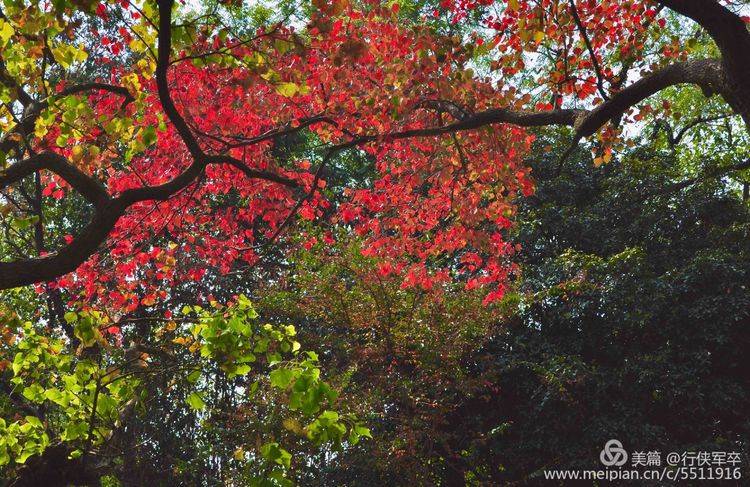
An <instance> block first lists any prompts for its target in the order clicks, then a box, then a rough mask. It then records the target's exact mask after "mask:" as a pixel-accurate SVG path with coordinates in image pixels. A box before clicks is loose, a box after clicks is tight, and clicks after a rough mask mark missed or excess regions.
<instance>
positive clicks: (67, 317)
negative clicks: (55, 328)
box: [58, 311, 78, 323]
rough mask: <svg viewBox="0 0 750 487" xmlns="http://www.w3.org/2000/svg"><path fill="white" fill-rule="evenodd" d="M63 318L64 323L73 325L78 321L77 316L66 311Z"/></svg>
mask: <svg viewBox="0 0 750 487" xmlns="http://www.w3.org/2000/svg"><path fill="white" fill-rule="evenodd" d="M58 316H59V315H58ZM63 318H65V321H67V322H68V323H75V322H76V321H78V314H77V313H74V312H72V311H68V312H67V313H65V315H64V316H63Z"/></svg>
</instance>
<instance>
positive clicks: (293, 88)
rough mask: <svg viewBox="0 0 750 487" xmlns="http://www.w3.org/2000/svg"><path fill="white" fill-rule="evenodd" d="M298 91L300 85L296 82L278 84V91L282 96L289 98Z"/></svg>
mask: <svg viewBox="0 0 750 487" xmlns="http://www.w3.org/2000/svg"><path fill="white" fill-rule="evenodd" d="M298 91H299V86H297V85H296V84H294V83H280V84H278V85H276V93H278V94H279V95H281V96H286V97H287V98H291V97H293V96H294V95H296V94H297V92H298Z"/></svg>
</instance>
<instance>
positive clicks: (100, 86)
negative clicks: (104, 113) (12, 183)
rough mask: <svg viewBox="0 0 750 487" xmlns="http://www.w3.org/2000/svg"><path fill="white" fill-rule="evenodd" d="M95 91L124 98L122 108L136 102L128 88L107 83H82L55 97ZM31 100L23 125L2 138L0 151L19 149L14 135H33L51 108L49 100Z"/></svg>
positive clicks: (69, 87)
mask: <svg viewBox="0 0 750 487" xmlns="http://www.w3.org/2000/svg"><path fill="white" fill-rule="evenodd" d="M0 82H1V81H0ZM19 89H20V88H19ZM94 90H101V91H108V92H110V93H112V94H115V95H119V96H121V97H122V98H123V100H122V108H125V107H126V106H127V105H128V104H129V103H132V102H133V101H135V99H134V98H133V95H131V94H130V92H129V91H128V90H127V89H126V88H124V87H122V86H116V85H110V84H107V83H82V84H78V85H73V86H68V87H67V88H64V89H63V90H61V91H60V93H57V94H56V95H55V96H66V95H74V94H78V93H83V92H85V91H94ZM29 100H30V101H29V102H28V103H26V104H24V106H25V110H24V115H23V118H22V119H21V123H20V124H17V125H16V126H15V127H13V128H12V129H11V130H9V131H8V132H7V133H6V134H5V135H4V136H3V137H2V138H0V151H2V152H5V153H6V154H7V153H9V152H10V151H11V150H12V149H14V148H17V147H18V144H19V142H18V141H17V140H15V139H14V137H13V135H14V134H17V135H20V136H21V137H25V136H26V135H28V134H30V133H32V132H33V131H34V125H35V124H36V120H37V118H39V115H40V114H41V113H42V110H44V109H45V108H47V107H48V106H49V101H48V100H43V101H41V102H35V101H33V100H31V99H30V98H29Z"/></svg>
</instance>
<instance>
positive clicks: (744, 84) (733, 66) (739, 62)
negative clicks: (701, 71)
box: [658, 0, 750, 130]
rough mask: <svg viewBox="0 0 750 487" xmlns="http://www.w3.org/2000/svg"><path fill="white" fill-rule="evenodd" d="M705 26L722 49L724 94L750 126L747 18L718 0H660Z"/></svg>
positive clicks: (749, 37) (748, 34)
mask: <svg viewBox="0 0 750 487" xmlns="http://www.w3.org/2000/svg"><path fill="white" fill-rule="evenodd" d="M658 1H659V3H661V4H662V5H665V6H666V7H668V8H670V9H672V10H674V11H675V12H677V13H679V14H682V15H684V16H686V17H688V18H690V19H692V20H694V21H695V22H696V23H698V24H699V25H700V26H701V27H703V28H704V29H705V30H706V32H708V34H709V35H710V36H711V38H712V39H713V40H714V42H716V45H717V46H718V47H719V50H720V51H721V58H722V65H723V67H724V72H725V78H726V85H727V86H726V88H727V89H726V93H725V96H724V98H725V99H726V100H727V102H728V103H729V104H730V105H731V106H732V108H734V109H735V111H737V113H739V114H740V115H742V118H743V119H744V121H745V124H746V125H747V126H748V130H750V63H749V62H748V53H750V32H748V29H747V26H746V25H745V22H744V21H743V20H742V19H741V18H740V17H739V16H738V15H736V14H735V13H734V12H732V11H731V10H729V9H728V8H726V7H725V6H723V5H721V4H720V3H719V2H717V1H716V0H658Z"/></svg>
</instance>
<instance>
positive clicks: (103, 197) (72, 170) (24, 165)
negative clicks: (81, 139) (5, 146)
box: [0, 151, 109, 208]
mask: <svg viewBox="0 0 750 487" xmlns="http://www.w3.org/2000/svg"><path fill="white" fill-rule="evenodd" d="M45 169H46V170H48V171H51V172H53V173H55V174H57V175H58V176H60V177H61V178H62V179H64V180H65V182H67V183H68V184H70V185H71V186H72V187H73V188H74V189H75V190H76V191H78V192H79V193H81V195H83V197H84V198H86V199H87V200H88V201H89V202H90V203H91V204H93V205H94V207H96V208H101V207H102V206H104V204H105V203H107V202H108V201H109V194H107V190H106V189H104V186H102V185H101V183H99V181H97V180H96V179H94V178H93V177H91V176H89V175H88V174H86V173H84V172H83V171H81V170H80V169H78V168H77V167H75V166H73V165H72V164H70V163H68V160H67V159H65V158H64V157H63V156H61V155H60V154H56V153H54V152H50V151H45V152H42V153H40V154H37V155H34V156H31V157H29V158H28V159H24V160H23V161H21V162H18V163H16V164H13V165H12V166H10V167H9V168H8V169H6V170H5V171H3V172H0V189H3V188H5V187H7V186H8V185H10V184H13V183H15V182H17V181H20V180H21V179H23V178H25V177H26V176H30V175H31V174H34V173H35V172H37V171H41V170H45Z"/></svg>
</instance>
